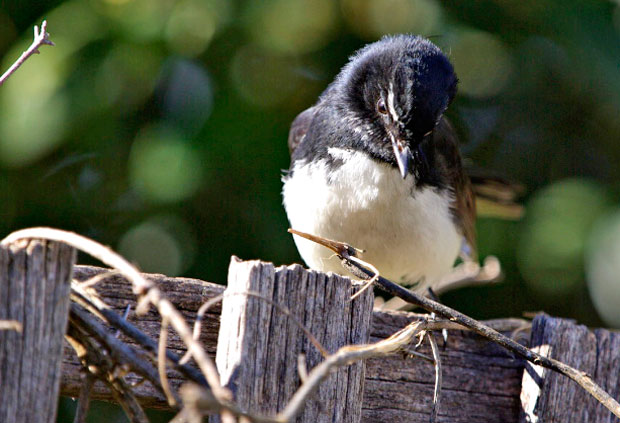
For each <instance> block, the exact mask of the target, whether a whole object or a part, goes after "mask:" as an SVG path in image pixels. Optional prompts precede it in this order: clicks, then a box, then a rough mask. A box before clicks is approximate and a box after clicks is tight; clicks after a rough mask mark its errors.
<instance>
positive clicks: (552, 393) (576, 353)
mask: <svg viewBox="0 0 620 423" xmlns="http://www.w3.org/2000/svg"><path fill="white" fill-rule="evenodd" d="M531 347H532V349H534V350H535V351H537V352H539V353H540V354H542V355H544V356H547V357H552V358H555V359H556V360H560V361H562V362H564V363H566V364H568V365H569V366H572V367H575V368H576V369H579V370H581V371H583V372H586V373H587V374H589V375H590V376H591V377H592V378H593V379H594V381H595V382H596V383H598V384H599V385H600V386H601V388H603V389H604V390H605V391H607V392H608V393H609V394H610V395H611V396H612V397H614V398H619V397H620V333H618V332H611V331H608V330H605V329H596V330H593V331H592V330H590V329H588V328H587V327H586V326H583V325H578V324H576V323H575V322H573V321H571V320H566V319H558V318H554V317H551V316H548V315H546V314H539V315H537V316H536V318H535V319H534V321H533V322H532V335H531ZM615 421H617V418H616V417H614V415H613V414H612V413H611V412H610V411H609V410H607V409H606V408H605V407H604V406H603V405H602V404H600V403H599V402H598V401H597V400H596V399H594V398H593V397H592V396H590V395H589V394H587V393H586V392H585V391H584V390H583V389H581V387H580V386H579V385H577V383H575V382H573V381H572V380H570V379H569V378H567V377H565V376H563V375H561V374H559V373H557V372H554V371H551V370H549V369H545V368H543V367H540V366H535V365H533V364H532V363H529V362H527V363H525V368H524V370H523V383H522V391H521V416H520V422H522V423H526V422H527V423H536V422H541V423H542V422H587V423H602V422H615Z"/></svg>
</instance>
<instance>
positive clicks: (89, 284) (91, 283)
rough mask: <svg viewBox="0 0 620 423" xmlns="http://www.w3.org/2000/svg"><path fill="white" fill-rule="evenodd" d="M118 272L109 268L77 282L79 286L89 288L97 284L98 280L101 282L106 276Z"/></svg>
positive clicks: (114, 274)
mask: <svg viewBox="0 0 620 423" xmlns="http://www.w3.org/2000/svg"><path fill="white" fill-rule="evenodd" d="M118 274H119V272H117V271H115V270H109V271H107V272H101V273H99V274H98V275H95V276H93V277H92V278H89V279H87V280H85V281H84V282H79V284H80V286H81V287H82V288H83V289H86V288H91V287H93V286H95V285H97V284H98V283H99V282H102V281H104V280H106V279H107V278H109V277H112V276H116V275H118Z"/></svg>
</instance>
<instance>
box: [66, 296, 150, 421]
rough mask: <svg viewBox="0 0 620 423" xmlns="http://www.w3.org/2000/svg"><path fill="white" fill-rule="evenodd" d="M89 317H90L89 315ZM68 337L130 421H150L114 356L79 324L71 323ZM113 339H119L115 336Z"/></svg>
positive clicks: (82, 361) (89, 370) (89, 369)
mask: <svg viewBox="0 0 620 423" xmlns="http://www.w3.org/2000/svg"><path fill="white" fill-rule="evenodd" d="M74 305H75V304H74ZM72 306H73V305H72ZM78 314H79V313H78ZM84 314H87V313H84ZM88 319H89V317H87V320H88ZM112 338H113V337H112ZM67 339H68V340H69V343H70V344H71V346H73V348H74V349H75V351H76V352H77V355H78V357H79V359H80V362H81V363H82V365H83V366H84V369H85V371H87V372H89V374H91V375H92V376H93V377H95V378H97V379H99V380H101V381H102V382H104V383H105V384H106V385H107V386H108V387H109V388H110V391H111V392H112V395H113V397H114V399H115V400H116V402H118V403H119V404H120V405H121V407H122V408H123V410H124V411H125V414H126V415H127V417H128V418H129V419H130V421H131V422H135V423H148V419H147V417H146V414H145V413H144V410H142V407H140V404H139V403H138V401H137V400H136V398H135V397H134V395H133V394H132V393H131V389H130V387H129V386H128V385H127V383H125V381H124V380H123V373H124V370H122V369H119V366H118V364H117V362H115V361H114V357H112V356H110V355H109V354H107V353H106V352H105V351H104V350H102V349H101V348H100V345H98V344H97V343H96V342H95V340H94V338H93V337H92V336H91V334H90V333H89V332H84V331H83V329H81V328H79V327H78V325H69V328H68V330H67ZM113 339H114V340H115V341H117V340H116V339H115V338H113ZM106 351H108V350H106Z"/></svg>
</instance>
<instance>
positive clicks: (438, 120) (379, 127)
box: [283, 35, 476, 291]
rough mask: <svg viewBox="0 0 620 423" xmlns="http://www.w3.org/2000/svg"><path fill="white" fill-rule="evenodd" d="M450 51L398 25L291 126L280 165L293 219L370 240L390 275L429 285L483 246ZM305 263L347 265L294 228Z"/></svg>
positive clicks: (325, 232)
mask: <svg viewBox="0 0 620 423" xmlns="http://www.w3.org/2000/svg"><path fill="white" fill-rule="evenodd" d="M456 88H457V77H456V75H455V73H454V69H453V67H452V65H451V64H450V62H449V60H448V58H447V57H446V56H445V55H444V54H443V53H442V52H441V50H439V48H438V47H436V46H435V45H434V44H433V43H431V42H430V41H428V40H426V39H424V38H421V37H417V36H411V35H397V36H389V37H385V38H383V39H381V40H380V41H378V42H376V43H373V44H370V45H368V46H366V47H364V48H362V49H361V50H360V51H358V52H357V53H356V54H354V55H353V56H352V58H351V59H350V61H349V63H348V64H347V65H346V66H344V68H343V69H342V70H341V72H340V73H339V74H338V76H337V77H336V79H335V80H334V82H332V83H331V84H330V85H329V86H328V87H327V89H326V90H325V91H324V92H323V93H322V94H321V96H320V98H319V101H318V102H317V103H316V105H314V106H313V107H311V108H309V109H307V110H305V111H303V112H302V113H300V114H299V115H298V116H297V118H296V119H295V120H294V121H293V124H292V125H291V129H290V133H289V139H288V143H289V148H290V151H291V166H290V169H289V171H288V173H287V174H286V175H285V176H284V177H283V182H284V188H283V197H284V207H285V209H286V213H287V215H288V219H289V221H290V224H291V227H292V228H294V229H296V230H299V231H303V232H307V233H310V234H314V235H318V236H321V237H324V238H328V239H334V240H338V241H342V242H346V243H348V244H350V245H352V246H355V247H359V248H362V249H364V250H365V252H364V253H363V254H362V255H361V256H360V257H361V258H362V259H363V260H365V261H367V262H369V263H371V264H373V265H374V266H375V267H376V268H377V269H378V270H379V272H380V273H381V275H382V276H384V277H386V278H388V279H391V280H393V281H395V282H398V283H401V284H404V285H413V284H416V285H415V289H416V290H418V291H421V290H423V289H426V288H428V287H432V286H433V284H435V283H437V282H439V281H440V279H441V278H442V276H444V275H446V274H447V273H449V272H450V270H451V269H452V266H453V265H454V262H455V260H456V258H457V256H459V254H465V255H468V256H469V257H471V258H473V257H474V256H475V254H476V245H475V244H476V235H475V227H474V223H475V218H476V211H475V200H474V194H473V191H472V188H471V184H470V181H469V178H468V177H467V176H466V174H465V173H464V171H463V166H462V162H461V156H460V154H459V150H458V146H457V138H456V135H455V133H454V130H453V129H452V127H451V126H450V124H449V123H448V121H447V120H446V118H445V117H444V116H443V114H444V112H445V111H446V108H447V107H448V106H449V105H450V103H451V102H452V99H453V98H454V96H455V94H456ZM295 242H296V244H297V248H298V249H299V252H300V254H301V256H302V258H303V259H304V261H305V262H306V264H307V265H308V266H309V267H311V268H313V269H318V270H322V271H333V272H336V273H344V270H343V268H342V266H341V265H340V261H339V260H338V258H337V257H334V256H333V254H332V253H331V251H329V250H328V249H326V248H324V247H323V246H321V245H319V244H316V243H313V242H311V241H308V240H306V239H303V238H300V237H297V236H295Z"/></svg>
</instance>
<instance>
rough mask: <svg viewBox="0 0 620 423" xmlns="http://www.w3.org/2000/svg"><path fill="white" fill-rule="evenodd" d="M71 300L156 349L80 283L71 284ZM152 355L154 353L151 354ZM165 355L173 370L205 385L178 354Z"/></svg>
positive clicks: (153, 349) (148, 349) (151, 348)
mask: <svg viewBox="0 0 620 423" xmlns="http://www.w3.org/2000/svg"><path fill="white" fill-rule="evenodd" d="M71 295H72V296H73V298H72V300H74V301H76V302H77V303H78V304H80V305H82V306H83V307H85V308H86V309H87V310H89V311H90V312H91V313H93V314H95V315H100V316H101V318H102V319H104V320H105V321H106V322H107V323H108V324H109V325H110V326H113V327H115V328H117V329H119V330H120V331H121V332H123V334H124V335H125V336H127V337H128V338H130V339H132V340H133V341H134V342H136V343H137V344H138V345H140V346H141V347H142V348H144V349H145V351H147V352H148V353H151V354H154V353H155V352H156V351H157V343H156V342H155V341H154V340H152V339H151V338H150V337H149V336H147V335H145V334H144V333H143V332H142V331H141V330H140V329H138V328H137V327H135V326H134V325H133V324H132V323H130V322H128V321H127V320H125V319H123V318H122V317H121V316H119V315H118V314H116V313H115V312H114V311H113V310H111V309H109V308H108V306H107V305H106V304H105V303H104V302H103V301H101V300H99V299H98V298H96V297H95V296H93V295H90V294H89V293H87V292H86V291H83V290H81V285H80V284H76V283H73V284H72V292H71ZM153 357H154V355H153ZM166 357H167V358H168V360H169V361H170V363H172V365H173V366H174V368H175V370H177V371H178V372H180V373H181V374H182V375H183V376H185V377H186V378H187V379H189V380H191V381H192V382H194V383H197V384H199V385H202V386H205V387H206V386H207V381H206V380H205V378H204V376H203V375H202V374H201V373H200V372H199V371H197V370H196V369H195V368H193V367H189V366H186V365H181V364H179V361H180V359H179V356H178V355H176V354H175V353H173V352H172V351H166Z"/></svg>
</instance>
